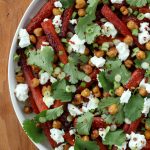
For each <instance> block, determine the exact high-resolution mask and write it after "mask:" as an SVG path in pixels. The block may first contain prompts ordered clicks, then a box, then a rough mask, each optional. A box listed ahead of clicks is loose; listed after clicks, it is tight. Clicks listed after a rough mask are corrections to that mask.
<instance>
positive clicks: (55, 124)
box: [52, 120, 62, 129]
mask: <svg viewBox="0 0 150 150" xmlns="http://www.w3.org/2000/svg"><path fill="white" fill-rule="evenodd" d="M52 126H53V128H56V129H60V128H61V127H62V124H61V122H60V121H58V120H54V121H53V124H52Z"/></svg>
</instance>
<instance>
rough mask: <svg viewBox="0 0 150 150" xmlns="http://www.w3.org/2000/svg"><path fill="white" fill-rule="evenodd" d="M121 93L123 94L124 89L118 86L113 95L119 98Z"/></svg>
mask: <svg viewBox="0 0 150 150" xmlns="http://www.w3.org/2000/svg"><path fill="white" fill-rule="evenodd" d="M123 92H124V88H123V87H122V86H120V87H119V88H117V89H116V90H115V94H116V95H117V96H121V95H122V94H123Z"/></svg>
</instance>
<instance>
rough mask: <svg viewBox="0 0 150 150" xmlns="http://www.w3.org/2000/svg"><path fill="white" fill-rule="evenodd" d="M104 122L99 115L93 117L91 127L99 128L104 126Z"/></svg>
mask: <svg viewBox="0 0 150 150" xmlns="http://www.w3.org/2000/svg"><path fill="white" fill-rule="evenodd" d="M105 127H106V123H105V122H104V120H103V119H102V118H101V117H94V119H93V123H92V128H93V129H99V128H105Z"/></svg>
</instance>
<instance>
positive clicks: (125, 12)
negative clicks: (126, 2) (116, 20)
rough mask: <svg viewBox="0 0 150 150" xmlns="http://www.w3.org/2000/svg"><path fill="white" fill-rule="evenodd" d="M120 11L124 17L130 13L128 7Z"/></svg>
mask: <svg viewBox="0 0 150 150" xmlns="http://www.w3.org/2000/svg"><path fill="white" fill-rule="evenodd" d="M120 11H121V13H122V14H123V15H127V14H128V13H129V11H128V9H127V7H126V6H122V7H121V8H120Z"/></svg>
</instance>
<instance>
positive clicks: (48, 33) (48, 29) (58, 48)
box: [41, 19, 68, 64]
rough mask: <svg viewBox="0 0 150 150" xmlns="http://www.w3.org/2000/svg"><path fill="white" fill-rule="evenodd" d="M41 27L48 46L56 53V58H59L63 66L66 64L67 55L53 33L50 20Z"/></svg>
mask: <svg viewBox="0 0 150 150" xmlns="http://www.w3.org/2000/svg"><path fill="white" fill-rule="evenodd" d="M41 25H42V28H43V30H44V32H45V34H46V36H47V39H48V41H49V43H50V45H51V46H52V47H53V48H54V50H55V51H56V52H57V53H58V57H59V59H60V61H61V62H62V63H63V64H66V63H67V62H68V57H67V53H66V50H65V48H64V46H63V44H62V43H61V41H60V39H59V37H58V35H57V33H56V31H55V28H54V26H53V24H52V20H50V19H49V20H48V21H45V22H42V24H41Z"/></svg>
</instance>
